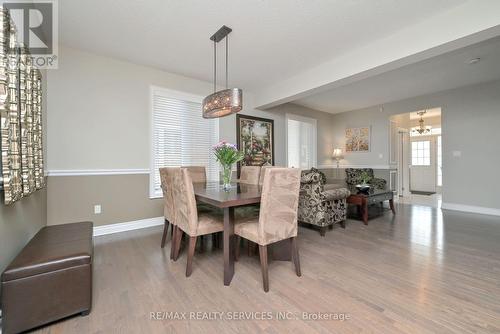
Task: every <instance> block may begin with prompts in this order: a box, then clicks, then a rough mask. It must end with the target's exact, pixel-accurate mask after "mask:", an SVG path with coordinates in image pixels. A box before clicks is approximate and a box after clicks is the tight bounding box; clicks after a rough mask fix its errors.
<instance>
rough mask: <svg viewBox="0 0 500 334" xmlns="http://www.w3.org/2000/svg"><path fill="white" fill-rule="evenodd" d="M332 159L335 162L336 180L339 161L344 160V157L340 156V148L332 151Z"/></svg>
mask: <svg viewBox="0 0 500 334" xmlns="http://www.w3.org/2000/svg"><path fill="white" fill-rule="evenodd" d="M333 158H334V159H335V161H337V178H338V177H339V164H340V160H342V159H344V155H343V154H342V149H341V148H334V149H333Z"/></svg>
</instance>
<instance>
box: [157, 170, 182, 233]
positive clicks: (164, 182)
mask: <svg viewBox="0 0 500 334" xmlns="http://www.w3.org/2000/svg"><path fill="white" fill-rule="evenodd" d="M176 170H180V168H179V167H164V168H160V180H161V190H162V192H163V203H164V210H163V213H164V216H165V219H167V220H168V221H169V222H170V223H172V224H175V218H174V216H175V212H174V198H173V185H174V173H175V171H176Z"/></svg>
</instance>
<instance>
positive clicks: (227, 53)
mask: <svg viewBox="0 0 500 334" xmlns="http://www.w3.org/2000/svg"><path fill="white" fill-rule="evenodd" d="M227 43H228V35H226V89H227V88H228V87H229V86H228V76H229V74H228V73H229V72H228V70H227V64H228V62H229V61H228V55H229V52H228V51H227V50H228V45H227Z"/></svg>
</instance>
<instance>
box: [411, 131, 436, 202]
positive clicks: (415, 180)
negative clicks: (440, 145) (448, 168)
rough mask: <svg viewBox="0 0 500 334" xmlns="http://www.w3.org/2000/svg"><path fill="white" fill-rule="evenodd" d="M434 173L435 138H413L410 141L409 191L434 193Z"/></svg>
mask: <svg viewBox="0 0 500 334" xmlns="http://www.w3.org/2000/svg"><path fill="white" fill-rule="evenodd" d="M436 172H437V168H436V137H434V136H418V137H413V138H412V140H411V169H410V189H411V191H425V192H436V178H437V176H436Z"/></svg>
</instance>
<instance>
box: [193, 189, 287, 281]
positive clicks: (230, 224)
mask: <svg viewBox="0 0 500 334" xmlns="http://www.w3.org/2000/svg"><path fill="white" fill-rule="evenodd" d="M193 187H194V194H195V198H196V202H198V203H205V204H209V205H211V206H214V207H216V208H220V209H222V211H223V212H224V231H223V234H224V236H223V252H224V285H230V284H231V280H232V278H233V276H234V260H235V258H234V251H235V249H234V248H235V244H234V242H235V241H234V240H235V235H234V224H235V222H236V220H235V209H236V208H238V207H242V206H247V205H252V204H259V203H260V201H261V195H262V186H260V185H254V184H245V183H239V182H235V183H232V184H231V188H230V189H227V190H225V189H223V188H222V184H220V183H219V182H200V183H193ZM270 256H271V257H272V259H274V260H280V261H291V250H290V243H289V242H284V243H283V242H277V243H275V244H273V245H272V247H271V249H270Z"/></svg>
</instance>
